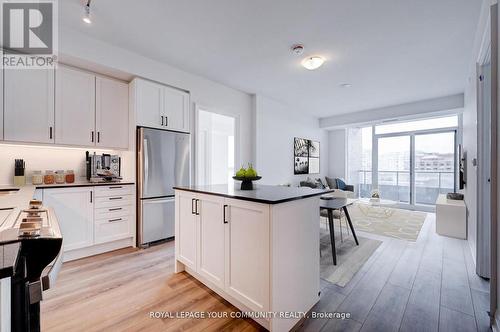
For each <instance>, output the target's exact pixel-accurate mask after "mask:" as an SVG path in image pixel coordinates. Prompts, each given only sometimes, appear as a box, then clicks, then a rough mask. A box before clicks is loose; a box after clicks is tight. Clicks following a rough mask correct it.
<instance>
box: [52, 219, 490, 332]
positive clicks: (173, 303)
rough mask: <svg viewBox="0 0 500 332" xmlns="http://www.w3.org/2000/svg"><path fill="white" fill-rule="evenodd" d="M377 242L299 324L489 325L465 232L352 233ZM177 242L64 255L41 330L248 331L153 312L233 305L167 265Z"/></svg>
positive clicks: (377, 327)
mask: <svg viewBox="0 0 500 332" xmlns="http://www.w3.org/2000/svg"><path fill="white" fill-rule="evenodd" d="M359 233H360V235H362V236H365V237H372V238H377V239H381V240H383V244H382V245H381V246H380V247H379V248H378V249H377V251H376V252H375V253H374V254H373V255H372V257H371V258H370V259H369V260H368V261H367V262H366V263H365V265H364V266H363V267H362V268H361V270H360V271H359V272H358V273H357V274H356V275H355V276H354V277H353V279H352V280H351V281H350V282H349V283H348V284H347V285H346V287H338V286H336V285H332V284H329V283H327V282H324V281H322V293H321V300H320V302H319V303H318V304H317V305H316V306H315V307H314V309H313V310H314V311H316V312H335V311H336V312H348V313H350V314H351V317H352V319H349V320H327V319H315V320H312V319H310V320H307V321H306V322H305V323H304V324H303V325H302V326H301V327H300V330H303V331H359V330H362V331H384V332H385V331H398V330H400V331H438V330H439V331H486V330H488V316H487V313H486V311H487V310H488V303H489V296H488V291H489V284H488V282H487V281H485V280H483V279H481V278H479V277H477V276H476V275H475V273H474V271H473V267H472V266H473V265H472V264H473V263H472V256H471V255H470V250H469V249H468V247H467V242H466V241H460V240H455V239H449V238H445V237H441V236H438V235H436V234H435V233H434V215H433V214H430V215H429V217H428V218H427V220H426V222H425V224H424V227H423V229H422V231H421V233H420V236H419V238H418V240H417V242H416V243H412V242H407V241H401V240H395V239H389V238H386V237H381V236H377V235H372V234H367V233H362V232H359ZM173 264H174V246H173V243H172V242H170V243H166V244H163V245H160V246H156V247H152V248H149V249H147V250H134V249H125V250H119V251H115V252H112V253H107V254H104V255H99V256H95V257H91V258H86V259H82V260H79V261H74V262H70V263H65V264H64V265H63V268H62V270H61V273H60V275H59V279H58V282H57V284H56V287H55V288H54V289H52V290H50V291H48V292H47V293H45V294H44V296H45V299H44V301H43V302H42V331H180V330H183V331H185V330H193V331H255V330H259V326H258V325H257V324H256V323H254V322H252V321H251V320H242V319H234V320H233V319H230V318H221V319H215V318H214V319H203V320H202V319H198V320H196V319H170V318H166V319H153V318H150V312H152V311H162V312H182V311H187V312H195V311H204V312H235V311H237V309H236V308H235V307H233V306H232V305H231V304H229V303H228V302H227V301H225V300H224V299H222V298H221V297H219V296H218V295H217V294H215V293H214V292H212V291H211V290H209V289H208V288H206V287H205V286H203V285H202V284H201V283H200V282H198V281H197V280H195V279H194V278H192V277H190V276H189V275H187V274H186V273H180V274H173V270H174V268H173Z"/></svg>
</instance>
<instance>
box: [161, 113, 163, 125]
mask: <svg viewBox="0 0 500 332" xmlns="http://www.w3.org/2000/svg"><path fill="white" fill-rule="evenodd" d="M161 125H162V126H163V115H162V116H161Z"/></svg>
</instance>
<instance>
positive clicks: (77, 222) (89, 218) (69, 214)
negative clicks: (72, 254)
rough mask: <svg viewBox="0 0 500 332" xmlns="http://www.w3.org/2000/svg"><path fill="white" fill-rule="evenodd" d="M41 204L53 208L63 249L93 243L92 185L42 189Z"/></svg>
mask: <svg viewBox="0 0 500 332" xmlns="http://www.w3.org/2000/svg"><path fill="white" fill-rule="evenodd" d="M43 204H44V205H45V206H50V207H52V208H53V209H54V212H55V214H56V217H57V220H58V221H59V226H60V228H61V232H62V235H63V245H64V251H69V250H73V249H79V248H84V247H88V246H91V245H92V244H93V243H94V239H93V230H94V204H93V188H92V187H83V188H64V189H44V191H43Z"/></svg>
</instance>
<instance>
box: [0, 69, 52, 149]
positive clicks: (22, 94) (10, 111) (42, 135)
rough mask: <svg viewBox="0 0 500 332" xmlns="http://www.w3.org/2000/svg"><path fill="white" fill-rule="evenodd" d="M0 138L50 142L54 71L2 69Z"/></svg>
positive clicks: (17, 140)
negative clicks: (1, 128)
mask: <svg viewBox="0 0 500 332" xmlns="http://www.w3.org/2000/svg"><path fill="white" fill-rule="evenodd" d="M4 121H5V123H4V128H5V132H4V139H5V140H9V141H16V142H33V143H54V137H55V136H54V133H55V132H54V70H52V69H33V70H28V69H8V70H5V71H4Z"/></svg>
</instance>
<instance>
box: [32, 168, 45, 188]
mask: <svg viewBox="0 0 500 332" xmlns="http://www.w3.org/2000/svg"><path fill="white" fill-rule="evenodd" d="M31 183H33V184H34V185H37V184H42V183H43V175H42V171H33V175H32V176H31Z"/></svg>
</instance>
